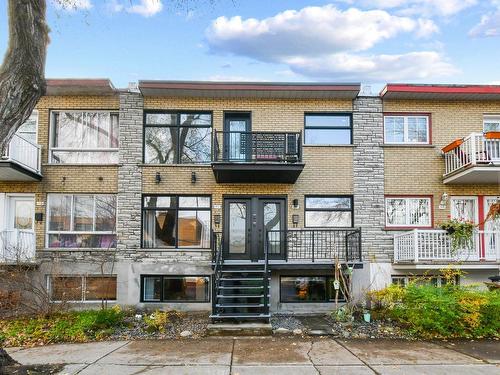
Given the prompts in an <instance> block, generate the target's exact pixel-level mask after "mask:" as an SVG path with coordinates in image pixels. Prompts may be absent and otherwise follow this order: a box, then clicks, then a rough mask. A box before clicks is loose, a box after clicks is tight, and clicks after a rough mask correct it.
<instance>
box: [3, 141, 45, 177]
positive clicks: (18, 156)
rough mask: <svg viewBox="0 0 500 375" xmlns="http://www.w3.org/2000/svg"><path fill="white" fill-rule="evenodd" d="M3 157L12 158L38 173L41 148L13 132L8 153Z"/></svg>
mask: <svg viewBox="0 0 500 375" xmlns="http://www.w3.org/2000/svg"><path fill="white" fill-rule="evenodd" d="M4 159H8V160H12V161H14V162H16V163H18V164H20V165H22V166H23V167H25V168H28V169H30V170H32V171H33V172H36V173H40V162H41V148H40V145H37V144H35V143H33V142H30V141H28V140H27V139H24V138H23V137H21V136H19V135H18V134H14V136H13V137H12V139H11V141H10V143H9V150H8V154H7V155H5V156H4Z"/></svg>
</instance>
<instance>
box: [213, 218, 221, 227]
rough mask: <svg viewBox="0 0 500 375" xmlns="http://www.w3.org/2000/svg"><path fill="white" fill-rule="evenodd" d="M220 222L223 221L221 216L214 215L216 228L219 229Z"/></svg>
mask: <svg viewBox="0 0 500 375" xmlns="http://www.w3.org/2000/svg"><path fill="white" fill-rule="evenodd" d="M220 220H221V217H220V215H214V224H215V226H216V227H217V228H218V227H219V225H220Z"/></svg>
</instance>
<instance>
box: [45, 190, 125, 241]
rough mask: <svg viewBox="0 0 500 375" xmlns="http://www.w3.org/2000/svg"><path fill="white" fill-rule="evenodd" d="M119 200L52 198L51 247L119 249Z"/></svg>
mask: <svg viewBox="0 0 500 375" xmlns="http://www.w3.org/2000/svg"><path fill="white" fill-rule="evenodd" d="M115 231H116V196H115V195H112V194H99V195H92V194H78V195H77V194H49V195H48V204H47V247H52V248H114V247H116V232H115Z"/></svg>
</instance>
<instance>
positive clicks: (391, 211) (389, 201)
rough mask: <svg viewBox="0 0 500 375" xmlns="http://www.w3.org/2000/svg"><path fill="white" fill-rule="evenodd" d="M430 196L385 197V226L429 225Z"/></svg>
mask: <svg viewBox="0 0 500 375" xmlns="http://www.w3.org/2000/svg"><path fill="white" fill-rule="evenodd" d="M431 212H432V211H431V198H430V197H412V198H407V197H389V198H385V225H386V226H387V227H431V226H432V223H431V221H432V220H431Z"/></svg>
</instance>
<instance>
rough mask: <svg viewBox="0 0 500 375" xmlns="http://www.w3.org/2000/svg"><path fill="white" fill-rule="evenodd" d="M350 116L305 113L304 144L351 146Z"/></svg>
mask: <svg viewBox="0 0 500 375" xmlns="http://www.w3.org/2000/svg"><path fill="white" fill-rule="evenodd" d="M351 120H352V116H351V115H350V114H345V113H344V114H341V113H306V115H305V131H304V136H305V138H304V144H306V145H350V144H352V121H351Z"/></svg>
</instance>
